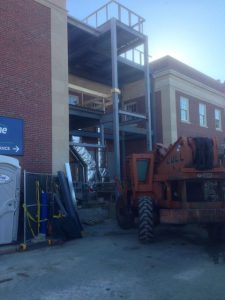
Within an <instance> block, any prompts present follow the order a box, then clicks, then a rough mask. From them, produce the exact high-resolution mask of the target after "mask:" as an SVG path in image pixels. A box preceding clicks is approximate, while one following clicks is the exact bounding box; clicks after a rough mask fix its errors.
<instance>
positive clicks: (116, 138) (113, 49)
mask: <svg viewBox="0 0 225 300" xmlns="http://www.w3.org/2000/svg"><path fill="white" fill-rule="evenodd" d="M111 56H112V100H113V140H114V141H113V143H114V164H115V175H116V177H117V178H118V179H119V180H120V179H121V175H120V129H119V89H118V69H117V32H116V19H115V18H114V19H112V20H111Z"/></svg>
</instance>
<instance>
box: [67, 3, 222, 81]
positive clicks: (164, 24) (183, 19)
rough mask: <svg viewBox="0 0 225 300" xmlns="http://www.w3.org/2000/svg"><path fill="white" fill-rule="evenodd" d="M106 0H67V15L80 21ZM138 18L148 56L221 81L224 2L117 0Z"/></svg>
mask: <svg viewBox="0 0 225 300" xmlns="http://www.w3.org/2000/svg"><path fill="white" fill-rule="evenodd" d="M107 2H108V1H107V0H82V1H78V0H67V9H68V13H69V15H71V16H73V17H75V18H77V19H79V20H82V19H83V18H85V17H86V16H88V15H89V14H91V13H92V12H94V11H95V10H97V9H98V8H100V7H101V6H102V5H104V4H106V3H107ZM117 2H119V3H121V4H122V5H124V6H126V7H127V8H129V9H130V10H133V11H134V12H136V13H137V14H138V15H140V16H142V17H143V18H144V19H145V20H146V21H145V23H144V33H145V34H146V35H147V36H148V38H149V55H150V56H151V60H152V61H153V60H156V59H158V58H160V57H163V56H165V55H171V56H173V57H174V58H176V59H178V60H180V61H182V62H184V63H186V64H187V65H189V66H191V67H193V68H195V69H197V70H198V71H200V72H203V73H205V74H206V75H208V76H210V77H212V78H214V79H216V80H221V82H224V81H225V0H117Z"/></svg>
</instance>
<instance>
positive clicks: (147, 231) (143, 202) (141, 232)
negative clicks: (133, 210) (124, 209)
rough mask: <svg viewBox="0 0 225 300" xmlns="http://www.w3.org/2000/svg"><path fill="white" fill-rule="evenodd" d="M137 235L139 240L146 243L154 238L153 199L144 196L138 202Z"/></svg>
mask: <svg viewBox="0 0 225 300" xmlns="http://www.w3.org/2000/svg"><path fill="white" fill-rule="evenodd" d="M138 214H139V222H138V237H139V240H140V241H141V242H144V243H148V242H151V241H152V240H153V238H154V201H153V200H152V198H150V197H147V196H144V197H141V198H140V199H139V203H138Z"/></svg>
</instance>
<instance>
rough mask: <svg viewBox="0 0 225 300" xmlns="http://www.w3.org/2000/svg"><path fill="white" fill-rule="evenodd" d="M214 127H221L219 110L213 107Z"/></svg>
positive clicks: (219, 128) (218, 128) (217, 128)
mask: <svg viewBox="0 0 225 300" xmlns="http://www.w3.org/2000/svg"><path fill="white" fill-rule="evenodd" d="M215 127H216V130H221V129H222V122H221V110H220V109H215Z"/></svg>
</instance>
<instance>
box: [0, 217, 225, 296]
mask: <svg viewBox="0 0 225 300" xmlns="http://www.w3.org/2000/svg"><path fill="white" fill-rule="evenodd" d="M86 230H87V231H88V236H87V237H85V238H82V239H79V240H74V241H70V242H67V243H65V244H63V245H62V246H54V247H45V248H41V249H36V250H32V251H27V252H23V253H15V254H10V255H1V256H0V261H1V263H0V299H4V300H8V299H10V300H11V299H12V300H17V299H18V300H20V299H23V300H28V299H29V300H59V299H64V300H70V299H71V300H72V299H76V300H80V299H82V300H89V299H90V300H95V299H96V300H101V299H103V300H108V299H131V300H203V299H204V300H224V299H225V246H224V245H223V244H222V245H221V244H219V245H211V244H209V243H208V240H207V236H206V234H205V232H204V231H202V230H198V229H196V228H194V227H192V226H190V227H187V228H176V227H172V228H169V229H167V228H166V227H163V226H161V227H159V228H158V229H157V232H156V239H155V242H154V243H153V244H149V245H145V244H144V245H143V244H140V243H139V241H138V239H137V231H136V229H132V230H129V231H123V230H121V229H119V228H118V226H117V224H116V223H115V221H112V220H106V221H105V222H104V223H102V224H99V225H95V226H92V227H87V228H86Z"/></svg>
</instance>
